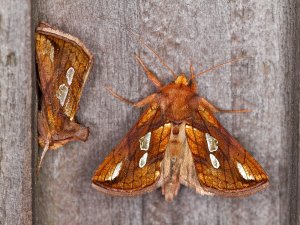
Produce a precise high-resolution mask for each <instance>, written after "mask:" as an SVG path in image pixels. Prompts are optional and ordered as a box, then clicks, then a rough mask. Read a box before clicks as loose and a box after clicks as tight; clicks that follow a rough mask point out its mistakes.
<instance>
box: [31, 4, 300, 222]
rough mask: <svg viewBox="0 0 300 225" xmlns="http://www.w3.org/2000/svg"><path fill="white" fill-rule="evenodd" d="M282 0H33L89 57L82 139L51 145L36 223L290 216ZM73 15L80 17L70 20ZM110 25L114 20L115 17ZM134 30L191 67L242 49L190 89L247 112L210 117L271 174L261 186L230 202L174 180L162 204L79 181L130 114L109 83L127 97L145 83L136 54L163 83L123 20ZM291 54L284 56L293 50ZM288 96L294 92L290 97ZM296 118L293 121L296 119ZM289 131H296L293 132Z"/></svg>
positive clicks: (155, 196) (289, 36)
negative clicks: (176, 188)
mask: <svg viewBox="0 0 300 225" xmlns="http://www.w3.org/2000/svg"><path fill="white" fill-rule="evenodd" d="M294 4H295V2H293V1H259V0H251V1H239V0H236V1H218V2H213V1H209V0H204V1H198V2H197V3H193V2H191V1H176V2H174V1H151V2H142V1H139V2H137V3H133V2H132V1H131V2H130V1H102V2H97V3H96V2H94V1H84V2H83V1H78V0H77V1H72V3H69V2H67V1H59V0H51V1H40V2H39V4H38V12H39V18H40V19H44V20H47V21H48V22H49V23H51V24H55V25H57V26H59V27H60V28H62V29H64V30H65V31H67V32H70V33H72V34H73V35H75V36H78V37H80V38H81V40H82V41H83V42H84V43H86V44H87V46H88V47H89V48H90V49H91V50H92V51H93V53H94V55H95V64H94V68H93V70H92V72H91V76H90V79H89V80H88V82H87V85H86V90H85V91H84V93H83V98H82V101H81V103H80V107H81V108H80V111H79V115H78V116H79V119H80V121H81V122H82V123H83V124H85V125H87V126H89V127H90V129H91V136H90V139H89V141H88V142H87V143H72V144H69V145H67V146H66V147H64V150H63V151H57V152H51V153H50V154H49V155H48V156H47V159H46V161H45V165H44V168H43V170H42V174H41V179H40V180H39V184H38V192H37V193H36V196H37V198H38V203H37V206H38V207H37V208H36V215H37V221H38V222H37V223H38V224H70V223H72V224H224V225H225V224H297V221H296V219H297V218H296V217H297V210H298V209H299V208H297V204H298V203H297V200H296V199H297V196H298V195H297V192H296V190H297V188H299V186H298V185H299V184H298V183H297V182H296V181H295V180H296V177H297V170H296V168H298V167H296V165H297V159H295V158H294V157H292V156H297V154H298V153H297V151H296V148H293V147H295V146H296V145H297V146H298V142H297V141H298V130H297V129H298V127H299V125H298V124H299V123H298V122H296V123H294V122H293V121H294V119H295V118H298V115H299V114H298V111H299V109H298V108H297V106H298V105H299V104H298V103H297V104H298V105H297V104H296V106H295V105H294V104H293V102H294V101H295V100H294V95H293V94H295V92H296V91H297V87H298V86H297V85H296V84H295V80H294V78H295V76H296V73H294V71H295V66H294V65H295V54H296V53H295V52H294V51H295V50H294V48H295V44H296V42H295V35H296V24H295V20H296V18H295V17H296V14H295V13H296V12H295V9H294V6H295V5H294ZM77 18H80V20H78V19H77ZM120 24H121V25H120ZM125 24H126V26H128V27H131V28H132V29H134V30H135V31H137V32H138V33H139V34H140V35H141V36H142V37H143V38H144V39H145V40H146V42H147V43H149V44H150V45H151V46H152V47H153V48H154V49H156V50H157V51H158V52H159V54H160V55H161V56H162V57H163V58H164V59H165V60H166V61H167V62H168V64H169V65H170V66H171V67H172V68H173V69H174V70H175V71H176V72H188V71H189V63H190V61H192V62H193V63H194V65H195V67H196V68H197V71H200V70H203V69H204V68H208V67H210V66H212V65H214V64H217V63H220V62H224V61H226V60H228V59H230V58H234V57H236V56H239V55H241V54H247V55H249V56H250V58H248V59H245V60H243V61H241V62H239V63H237V64H235V65H232V66H225V67H223V68H222V69H220V70H218V71H216V72H214V73H211V74H206V75H205V76H203V77H201V78H199V79H198V82H199V92H200V94H202V95H203V96H205V97H207V98H208V99H209V100H211V101H212V102H214V103H215V104H217V105H219V106H221V107H223V108H244V107H246V108H250V109H252V110H253V112H252V113H249V114H243V115H221V116H219V118H220V121H221V122H222V123H223V124H224V126H225V127H226V128H227V129H229V131H230V132H232V134H233V135H234V136H236V137H237V138H238V140H239V141H240V142H241V143H242V144H243V145H244V146H245V147H246V148H247V149H248V150H249V151H250V152H251V153H252V154H253V155H254V156H255V157H256V159H257V160H258V161H259V162H260V163H261V164H262V165H263V167H264V168H265V169H266V171H267V172H268V174H269V176H270V182H271V185H270V187H269V188H268V190H267V191H264V192H261V193H259V194H257V195H254V196H251V197H248V198H243V199H230V198H220V197H202V196H198V195H196V194H195V193H194V191H192V190H190V189H187V188H182V189H181V191H180V193H179V196H178V198H177V199H176V200H175V201H174V202H173V203H171V204H169V203H166V202H164V200H163V197H162V195H161V193H160V191H159V190H158V191H156V192H153V193H150V194H147V195H144V196H141V197H135V198H125V197H124V198H117V197H110V196H107V195H104V194H101V193H97V192H95V191H94V190H93V189H91V187H90V179H91V175H92V173H93V171H94V169H95V168H96V167H97V166H98V164H99V163H100V162H101V161H102V160H103V158H104V156H105V155H107V154H108V153H109V152H110V150H111V149H112V147H113V146H115V145H116V144H117V143H118V142H119V141H120V139H121V138H122V137H123V136H124V135H125V133H126V132H127V130H128V129H129V128H130V127H131V126H132V125H133V123H134V121H135V120H136V119H137V118H138V115H139V110H136V109H132V108H131V107H129V106H127V105H125V104H124V103H121V102H119V101H117V100H115V99H113V98H112V97H111V96H110V95H109V94H108V93H107V92H106V91H105V90H104V88H103V85H105V84H109V85H111V86H112V87H113V88H114V89H116V90H118V93H120V94H121V95H123V96H126V97H128V98H130V99H133V100H137V99H141V98H143V97H145V96H146V95H147V94H149V93H151V92H152V91H154V87H153V86H151V84H150V83H149V82H148V81H147V79H146V77H145V75H144V74H143V72H142V70H141V69H139V68H138V66H137V63H136V62H135V61H134V59H133V54H134V53H139V54H141V56H142V57H143V58H144V59H145V62H146V63H147V64H148V65H149V66H150V68H151V69H152V70H154V71H155V72H156V73H157V74H158V76H159V78H160V79H161V80H163V81H164V82H169V81H171V79H172V77H171V75H170V74H169V73H168V72H167V71H166V70H165V69H163V68H162V67H161V66H160V65H159V63H158V62H157V60H155V59H154V57H153V56H152V55H151V54H149V53H148V52H146V51H145V49H144V48H143V47H142V46H140V45H139V44H138V42H137V41H136V40H135V39H134V38H132V37H131V36H130V35H129V34H128V33H127V32H126V31H125V30H124V29H123V28H122V27H123V26H124V25H125ZM293 52H294V53H293ZM296 101H298V100H296ZM296 121H299V120H296ZM295 129H296V130H295Z"/></svg>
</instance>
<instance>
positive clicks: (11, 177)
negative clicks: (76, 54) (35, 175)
mask: <svg viewBox="0 0 300 225" xmlns="http://www.w3.org/2000/svg"><path fill="white" fill-rule="evenodd" d="M0 5H1V6H0V224H1V225H2V224H3V225H11V224H18V225H19V224H31V223H32V159H33V155H32V153H33V150H34V148H35V146H37V145H36V139H34V137H35V136H36V134H35V133H36V128H35V127H36V125H35V124H36V120H35V110H36V108H35V107H36V98H35V94H34V93H35V90H36V83H35V82H36V81H35V79H34V74H33V70H32V69H33V66H34V64H33V63H32V62H33V48H32V47H33V42H32V39H31V38H32V35H31V19H30V18H31V3H30V1H29V0H26V1H22V2H20V3H17V2H16V1H10V0H3V1H1V2H0Z"/></svg>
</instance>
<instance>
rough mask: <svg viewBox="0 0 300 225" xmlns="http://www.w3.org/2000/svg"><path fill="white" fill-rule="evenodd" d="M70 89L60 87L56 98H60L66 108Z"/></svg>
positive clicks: (62, 85) (64, 86)
mask: <svg viewBox="0 0 300 225" xmlns="http://www.w3.org/2000/svg"><path fill="white" fill-rule="evenodd" d="M68 91H69V89H68V87H67V86H66V85H65V84H61V85H59V88H58V90H57V91H56V97H57V98H58V100H59V102H60V105H61V106H64V104H65V101H66V98H67V95H68Z"/></svg>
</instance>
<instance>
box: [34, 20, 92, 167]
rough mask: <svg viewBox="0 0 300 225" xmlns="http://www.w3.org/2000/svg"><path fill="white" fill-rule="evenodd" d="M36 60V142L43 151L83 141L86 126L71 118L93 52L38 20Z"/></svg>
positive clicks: (85, 134)
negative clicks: (38, 102)
mask: <svg viewBox="0 0 300 225" xmlns="http://www.w3.org/2000/svg"><path fill="white" fill-rule="evenodd" d="M35 41H36V60H37V65H38V71H39V78H40V88H41V92H42V99H41V110H40V111H39V114H38V131H39V144H40V146H41V147H42V148H44V151H43V153H42V156H41V160H40V163H39V168H40V166H41V162H42V159H43V158H44V156H45V154H46V152H47V150H48V149H51V150H54V149H57V148H59V147H61V146H63V145H65V144H66V143H68V142H70V141H73V140H81V141H85V140H87V138H88V135H89V129H88V128H87V127H83V126H81V125H80V124H78V123H77V122H76V121H75V119H74V117H75V114H76V111H77V108H78V103H79V100H80V96H81V93H82V90H83V87H84V84H85V81H86V79H87V77H88V74H89V71H90V69H91V65H92V54H91V53H90V51H89V50H88V49H87V48H86V47H85V46H84V44H83V43H82V42H81V41H80V40H79V39H77V38H75V37H73V36H71V35H69V34H66V33H64V32H62V31H59V30H57V29H54V28H52V27H50V25H48V24H47V23H44V22H42V23H40V25H39V26H38V28H37V30H36V35H35Z"/></svg>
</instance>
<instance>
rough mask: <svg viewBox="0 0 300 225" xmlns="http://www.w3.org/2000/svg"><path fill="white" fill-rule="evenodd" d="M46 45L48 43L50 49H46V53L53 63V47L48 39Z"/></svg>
mask: <svg viewBox="0 0 300 225" xmlns="http://www.w3.org/2000/svg"><path fill="white" fill-rule="evenodd" d="M47 45H49V47H50V49H49V50H47V54H49V57H50V60H51V62H52V63H53V61H54V47H53V45H52V44H51V42H50V41H49V40H47Z"/></svg>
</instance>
